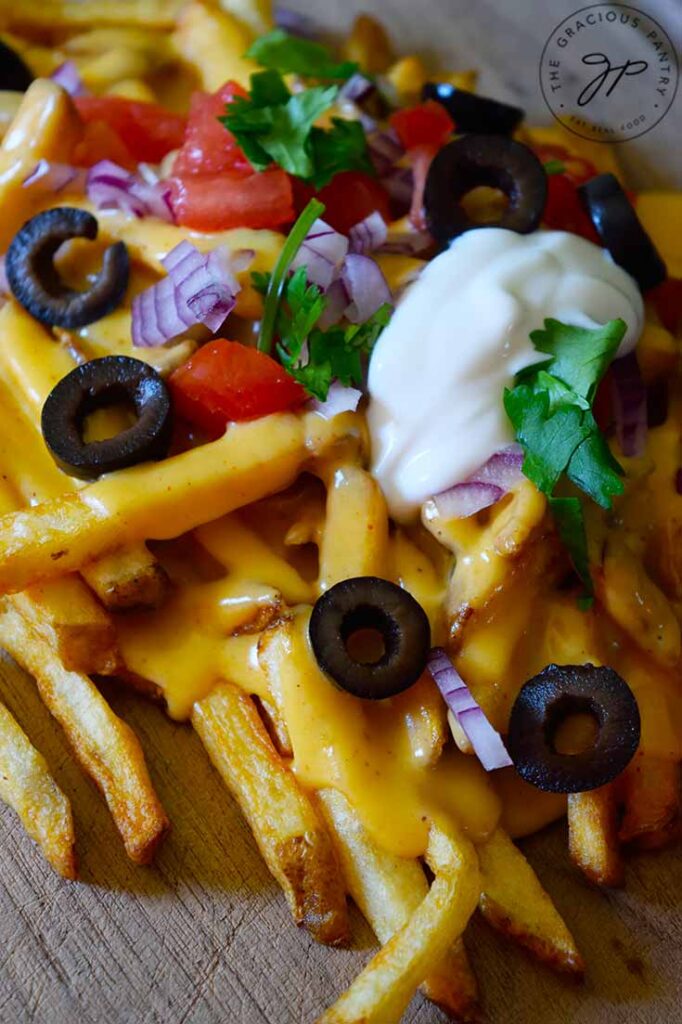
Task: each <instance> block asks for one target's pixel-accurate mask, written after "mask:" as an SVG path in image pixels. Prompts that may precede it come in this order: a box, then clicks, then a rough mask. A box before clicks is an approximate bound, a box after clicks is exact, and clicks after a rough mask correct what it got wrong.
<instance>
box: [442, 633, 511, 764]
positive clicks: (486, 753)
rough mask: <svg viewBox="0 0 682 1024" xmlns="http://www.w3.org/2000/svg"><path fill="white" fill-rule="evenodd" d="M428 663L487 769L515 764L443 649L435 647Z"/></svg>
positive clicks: (445, 699) (447, 702) (445, 697)
mask: <svg viewBox="0 0 682 1024" xmlns="http://www.w3.org/2000/svg"><path fill="white" fill-rule="evenodd" d="M426 664H427V668H428V670H429V672H430V673H431V675H432V677H433V680H434V682H435V684H436V686H437V687H438V689H439V690H440V692H441V694H442V695H443V699H444V701H445V703H446V704H447V705H448V707H449V708H450V710H451V711H452V713H453V715H454V716H455V718H456V719H457V721H458V722H459V724H460V726H461V727H462V729H463V731H464V733H465V735H466V737H467V739H468V740H469V742H470V743H471V746H472V747H473V748H474V753H475V754H476V757H477V758H478V759H479V761H480V762H481V764H482V765H483V767H484V768H485V770H486V771H487V772H492V771H495V770H496V769H498V768H508V767H509V766H510V765H512V764H513V763H514V762H513V761H512V759H511V757H510V756H509V753H508V751H507V748H506V747H505V745H504V742H503V740H502V737H501V736H500V734H499V732H497V730H496V729H493V727H492V725H491V724H490V722H489V721H488V719H487V718H486V716H485V714H484V712H483V709H482V708H481V706H480V704H477V703H476V701H475V700H474V697H473V695H472V693H471V690H470V689H469V687H468V686H467V685H466V683H465V682H464V680H463V679H462V677H461V676H460V674H459V672H458V671H457V669H456V668H455V666H454V665H453V664H452V662H451V661H450V658H449V657H448V656H447V654H446V653H445V651H444V650H443V648H442V647H434V648H432V650H431V652H430V653H429V657H428V661H427V663H426Z"/></svg>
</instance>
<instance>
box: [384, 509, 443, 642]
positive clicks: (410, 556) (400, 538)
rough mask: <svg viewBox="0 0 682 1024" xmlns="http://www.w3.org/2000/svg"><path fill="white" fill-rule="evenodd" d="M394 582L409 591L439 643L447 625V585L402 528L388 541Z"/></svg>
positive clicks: (434, 639)
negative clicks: (444, 609) (445, 610)
mask: <svg viewBox="0 0 682 1024" xmlns="http://www.w3.org/2000/svg"><path fill="white" fill-rule="evenodd" d="M389 555H390V564H391V579H393V580H395V582H396V583H399V584H400V586H401V587H404V588H405V590H408V591H409V592H410V594H412V596H413V597H414V598H416V599H417V601H419V603H420V605H421V606H422V608H423V609H424V611H425V612H426V614H427V615H428V617H429V622H430V623H431V635H432V637H433V642H434V643H438V642H439V638H440V637H441V635H442V633H443V631H444V628H445V624H444V622H443V599H444V597H445V584H444V582H443V580H442V579H441V577H440V576H439V574H438V573H437V572H436V569H435V566H434V565H433V562H431V560H430V559H429V558H427V556H426V555H425V554H424V552H423V551H421V550H420V549H419V548H418V547H417V545H416V544H415V543H414V541H413V540H412V539H411V538H410V537H408V535H407V533H406V532H405V531H404V530H402V529H397V530H395V532H394V533H393V534H392V535H391V538H390V541H389Z"/></svg>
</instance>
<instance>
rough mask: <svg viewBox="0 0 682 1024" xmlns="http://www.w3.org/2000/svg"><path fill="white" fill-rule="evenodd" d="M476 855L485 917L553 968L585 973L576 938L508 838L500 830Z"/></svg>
mask: <svg viewBox="0 0 682 1024" xmlns="http://www.w3.org/2000/svg"><path fill="white" fill-rule="evenodd" d="M478 855H479V860H480V863H481V888H482V891H481V899H480V904H479V906H480V909H481V912H482V914H483V916H484V917H485V919H486V921H488V922H489V923H490V924H491V925H492V926H493V927H494V928H496V929H497V930H498V931H500V932H502V933H503V934H504V935H508V936H509V937H510V938H512V939H514V940H515V941H516V942H518V943H519V945H521V946H524V947H525V948H526V949H528V950H529V951H530V952H531V953H532V954H533V956H535V957H537V958H538V960H541V961H542V962H543V963H545V964H547V965H548V966H549V967H552V968H554V969H555V970H558V971H565V972H567V973H569V974H573V975H576V976H577V977H582V975H583V973H584V970H585V965H584V962H583V959H582V957H581V955H580V953H579V952H578V949H577V947H576V945H575V942H574V940H573V936H572V935H571V933H570V932H569V930H568V928H567V927H566V925H565V924H564V921H563V920H562V918H561V916H560V914H559V912H558V910H557V909H556V907H555V906H554V904H553V903H552V901H551V899H550V898H549V896H548V895H547V893H546V892H545V890H544V889H543V888H542V886H541V885H540V882H539V880H538V878H537V876H536V874H535V872H534V871H533V869H532V867H531V866H530V864H529V863H528V861H527V860H526V858H525V857H524V856H523V854H522V853H521V851H520V850H519V849H518V848H517V847H516V846H515V845H514V843H513V842H512V841H511V839H510V838H509V836H508V835H507V834H506V833H505V832H504V831H503V830H502V829H499V828H498V829H497V830H496V831H495V832H494V833H493V835H492V836H491V837H490V839H489V840H488V841H487V842H486V843H483V844H482V845H481V846H480V847H478Z"/></svg>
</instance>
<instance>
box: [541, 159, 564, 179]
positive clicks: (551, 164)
mask: <svg viewBox="0 0 682 1024" xmlns="http://www.w3.org/2000/svg"><path fill="white" fill-rule="evenodd" d="M543 167H544V168H545V174H546V175H547V177H548V178H551V177H552V175H553V174H564V173H565V172H566V164H565V163H564V162H563V160H548V161H547V162H546V163H545V164H543Z"/></svg>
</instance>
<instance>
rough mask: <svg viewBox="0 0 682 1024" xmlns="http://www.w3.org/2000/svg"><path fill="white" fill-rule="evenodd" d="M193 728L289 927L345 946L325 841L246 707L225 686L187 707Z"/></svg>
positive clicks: (337, 885) (343, 914) (339, 889)
mask: <svg viewBox="0 0 682 1024" xmlns="http://www.w3.org/2000/svg"><path fill="white" fill-rule="evenodd" d="M192 724H193V726H194V728H195V729H196V731H197V733H198V734H199V737H200V739H201V741H202V743H203V744H204V746H205V747H206V750H207V751H208V754H209V757H210V758H211V761H212V762H213V764H214V765H215V767H216V768H217V770H218V772H219V773H220V775H221V777H222V779H223V781H224V782H225V784H226V786H227V788H228V789H229V790H230V792H231V793H232V795H233V796H234V797H235V799H236V800H237V801H238V803H239V805H240V806H241V808H242V811H243V812H244V815H245V817H246V819H247V821H248V822H249V825H250V826H251V830H252V832H253V834H254V836H255V838H256V842H257V843H258V846H259V848H260V851H261V854H262V856H263V859H264V860H265V863H266V864H267V866H268V868H269V869H270V871H271V872H272V874H273V875H274V877H275V878H276V879H277V881H278V882H279V884H280V886H281V887H282V889H283V891H284V894H285V896H286V898H287V901H288V903H289V907H290V909H291V913H292V916H293V918H294V920H295V921H296V923H297V924H304V925H305V926H306V928H307V929H308V931H310V932H311V934H312V935H313V936H314V937H315V938H316V939H318V940H319V941H320V942H324V943H327V944H328V945H333V946H337V945H345V943H346V942H347V941H348V939H349V923H348V915H347V910H346V898H345V892H344V890H343V885H342V883H341V879H340V875H339V870H338V864H337V860H336V856H335V853H334V848H333V846H332V842H331V839H330V837H329V834H328V832H327V830H326V828H325V826H324V824H323V823H322V820H321V819H320V817H319V816H318V814H317V812H316V811H315V809H314V807H313V805H312V804H311V802H310V800H309V799H308V798H307V797H306V795H305V794H304V793H303V791H302V790H301V789H300V788H299V786H298V783H297V782H296V779H295V777H294V775H293V773H292V772H291V770H290V769H289V768H287V767H286V765H285V764H284V762H283V761H282V759H281V758H280V756H279V755H278V754H277V752H276V750H275V748H274V747H273V745H272V742H271V740H270V737H269V736H268V734H267V732H266V730H265V727H264V725H263V723H262V721H261V719H260V716H259V714H258V711H257V709H256V706H255V704H254V702H253V700H252V699H251V698H250V697H249V696H248V695H246V694H245V693H243V692H242V691H241V690H240V689H239V688H238V687H236V686H234V685H233V684H231V683H224V684H222V685H221V686H219V687H217V688H216V689H215V690H213V692H212V693H211V694H210V695H209V696H208V697H206V698H204V699H203V700H201V701H198V702H197V703H196V704H195V705H194V709H193V712H192Z"/></svg>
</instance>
